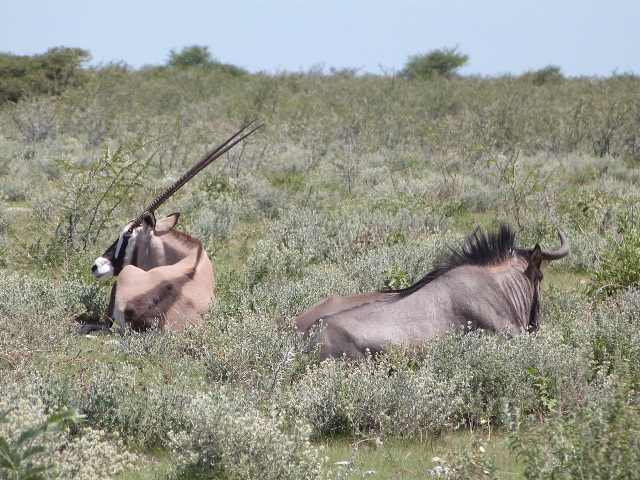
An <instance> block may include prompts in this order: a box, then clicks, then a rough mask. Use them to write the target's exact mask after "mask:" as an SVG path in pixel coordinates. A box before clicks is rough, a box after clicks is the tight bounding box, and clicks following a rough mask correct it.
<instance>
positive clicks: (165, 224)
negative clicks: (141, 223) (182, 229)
mask: <svg viewBox="0 0 640 480" xmlns="http://www.w3.org/2000/svg"><path fill="white" fill-rule="evenodd" d="M178 218H180V214H179V213H172V214H171V215H169V216H168V217H166V218H163V219H162V220H160V221H159V222H158V223H157V224H156V230H157V231H159V232H166V231H168V230H171V229H172V228H173V227H175V226H176V223H178Z"/></svg>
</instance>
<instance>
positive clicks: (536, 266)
mask: <svg viewBox="0 0 640 480" xmlns="http://www.w3.org/2000/svg"><path fill="white" fill-rule="evenodd" d="M541 263H542V249H541V248H540V245H538V244H537V243H536V246H535V247H533V250H532V251H531V257H530V258H529V268H530V269H532V270H540V264H541Z"/></svg>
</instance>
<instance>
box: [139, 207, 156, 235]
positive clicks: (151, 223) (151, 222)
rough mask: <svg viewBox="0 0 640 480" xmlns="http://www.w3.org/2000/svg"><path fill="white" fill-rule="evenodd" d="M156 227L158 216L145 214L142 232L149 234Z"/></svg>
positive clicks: (149, 213)
mask: <svg viewBox="0 0 640 480" xmlns="http://www.w3.org/2000/svg"><path fill="white" fill-rule="evenodd" d="M155 227H156V216H155V215H154V214H153V213H151V212H144V215H142V230H143V231H144V233H149V232H150V231H151V230H153V229H154V228H155Z"/></svg>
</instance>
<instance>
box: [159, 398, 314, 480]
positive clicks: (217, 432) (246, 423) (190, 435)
mask: <svg viewBox="0 0 640 480" xmlns="http://www.w3.org/2000/svg"><path fill="white" fill-rule="evenodd" d="M182 415H183V417H184V419H185V421H186V428H185V429H184V430H182V431H180V432H175V433H172V434H171V446H172V448H173V450H174V452H175V453H176V455H177V457H178V469H179V471H182V472H184V473H185V474H188V475H189V474H190V475H198V474H205V475H211V474H221V475H225V476H229V477H230V478H261V479H265V480H267V479H274V480H275V479H292V480H293V479H295V480H297V479H310V480H311V479H321V478H325V476H326V470H325V469H324V468H323V464H324V462H325V460H324V459H323V458H322V457H321V455H320V452H319V451H318V449H317V447H314V446H313V445H312V444H311V442H310V440H309V435H310V430H309V428H308V427H305V426H304V424H302V423H300V422H295V423H293V424H292V425H290V426H286V425H285V423H284V421H283V419H282V418H280V417H278V416H277V415H269V414H266V413H264V412H261V411H260V410H258V409H257V408H256V406H255V404H254V403H253V402H252V401H251V400H249V401H247V399H246V398H245V397H244V396H243V395H242V394H241V393H239V392H233V394H231V392H229V391H228V390H227V388H225V387H213V388H212V389H211V390H210V391H209V392H200V393H198V394H196V395H195V396H194V397H193V398H192V399H191V400H190V401H189V402H188V403H187V404H186V405H185V406H184V408H183V412H182Z"/></svg>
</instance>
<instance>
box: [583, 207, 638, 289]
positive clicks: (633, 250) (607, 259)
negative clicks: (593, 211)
mask: <svg viewBox="0 0 640 480" xmlns="http://www.w3.org/2000/svg"><path fill="white" fill-rule="evenodd" d="M592 280H593V281H592V285H591V286H590V291H592V292H595V293H601V294H604V295H612V294H614V293H616V292H618V291H620V290H622V289H626V288H630V287H632V288H633V287H638V286H640V225H639V224H638V219H637V218H636V216H635V215H631V216H625V217H623V218H622V219H621V221H620V228H619V233H618V235H617V236H615V237H614V236H612V237H610V238H609V239H608V241H607V245H606V247H605V248H604V250H603V252H602V254H601V255H600V263H599V265H598V267H597V269H596V270H595V271H594V272H593V275H592Z"/></svg>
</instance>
